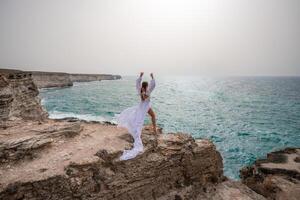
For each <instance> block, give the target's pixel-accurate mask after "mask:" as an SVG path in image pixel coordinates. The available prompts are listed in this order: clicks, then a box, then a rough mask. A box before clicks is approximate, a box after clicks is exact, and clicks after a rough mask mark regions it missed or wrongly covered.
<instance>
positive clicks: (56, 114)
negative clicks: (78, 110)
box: [49, 111, 114, 122]
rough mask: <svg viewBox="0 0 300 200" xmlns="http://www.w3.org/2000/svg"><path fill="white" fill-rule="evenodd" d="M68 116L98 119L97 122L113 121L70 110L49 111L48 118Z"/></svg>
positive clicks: (88, 119) (90, 119)
mask: <svg viewBox="0 0 300 200" xmlns="http://www.w3.org/2000/svg"><path fill="white" fill-rule="evenodd" d="M68 117H74V118H78V119H82V120H86V121H98V122H113V121H114V120H110V119H106V118H105V117H102V116H96V115H91V114H75V113H72V112H60V111H50V112H49V118H50V119H63V118H68Z"/></svg>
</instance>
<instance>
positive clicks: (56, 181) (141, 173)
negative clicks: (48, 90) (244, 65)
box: [0, 120, 264, 200]
mask: <svg viewBox="0 0 300 200" xmlns="http://www.w3.org/2000/svg"><path fill="white" fill-rule="evenodd" d="M12 123H14V124H11V125H9V126H8V128H6V129H5V130H2V131H1V134H0V150H1V152H2V153H1V154H0V199H7V200H15V199H30V200H31V199H32V200H33V199H35V200H36V199H41V200H42V199H57V200H63V199H122V200H126V199H149V200H154V199H160V200H167V199H195V200H200V199H216V200H221V199H224V200H229V199H230V200H232V199H236V200H237V199H249V200H251V199H262V200H263V199H264V198H263V197H262V196H260V195H258V194H256V193H255V192H253V191H252V190H251V189H249V188H248V187H246V186H245V185H242V184H241V183H239V182H234V181H230V180H226V178H225V177H224V176H223V164H222V158H221V156H220V154H219V152H218V151H217V150H216V148H215V146H214V144H213V143H211V142H210V141H208V140H194V139H193V138H192V137H191V136H189V135H187V134H183V133H176V134H174V133H170V134H160V135H154V134H153V133H152V132H151V131H150V129H148V128H147V127H146V128H145V129H144V130H143V134H142V140H143V143H144V145H145V151H144V152H143V153H141V154H140V155H138V156H137V157H136V158H134V159H132V160H127V161H121V160H119V157H120V155H121V153H122V151H123V149H126V148H131V146H132V138H131V137H130V135H129V134H128V133H127V132H126V131H125V130H123V129H118V128H117V127H116V126H112V125H105V124H100V123H94V122H82V121H76V120H71V121H68V120H46V121H45V122H43V123H37V122H34V121H26V122H12ZM20 130H22V131H20Z"/></svg>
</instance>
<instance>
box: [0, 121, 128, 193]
mask: <svg viewBox="0 0 300 200" xmlns="http://www.w3.org/2000/svg"><path fill="white" fill-rule="evenodd" d="M121 135H124V130H121V129H117V128H115V127H113V126H107V125H101V124H98V123H85V125H84V126H82V125H80V123H79V122H64V121H53V120H48V121H47V123H42V124H39V123H38V122H32V121H27V122H21V123H19V124H17V128H16V126H13V127H11V128H7V129H6V130H1V133H0V149H1V151H2V155H1V157H0V158H1V159H2V160H1V165H0V188H1V189H3V188H4V187H6V186H7V185H8V184H10V183H14V182H27V181H32V180H40V179H45V178H47V177H50V176H53V175H57V174H63V173H64V168H65V167H66V166H68V165H69V164H70V163H71V162H74V163H82V162H90V161H91V160H93V159H95V158H97V157H96V156H95V154H96V153H97V151H98V150H99V149H101V148H103V149H107V150H108V151H121V150H122V149H124V148H125V147H126V146H128V145H129V144H128V142H126V141H125V140H124V139H121V138H119V136H121Z"/></svg>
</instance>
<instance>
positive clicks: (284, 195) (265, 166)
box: [241, 148, 300, 200]
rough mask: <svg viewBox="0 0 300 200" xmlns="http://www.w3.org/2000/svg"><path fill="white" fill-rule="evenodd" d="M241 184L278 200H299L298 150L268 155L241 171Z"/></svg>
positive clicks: (299, 172) (299, 157) (299, 166)
mask: <svg viewBox="0 0 300 200" xmlns="http://www.w3.org/2000/svg"><path fill="white" fill-rule="evenodd" d="M241 178H242V182H243V183H244V184H246V185H247V186H249V187H250V188H252V189H253V190H254V191H256V192H257V193H259V194H262V195H263V196H265V197H267V198H269V199H278V200H287V199H288V200H297V199H300V149H299V148H287V149H284V150H281V151H276V152H272V153H269V154H268V155H267V158H266V159H260V160H257V161H256V162H255V163H254V164H253V165H252V166H249V167H245V168H243V169H242V170H241Z"/></svg>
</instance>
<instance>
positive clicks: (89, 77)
mask: <svg viewBox="0 0 300 200" xmlns="http://www.w3.org/2000/svg"><path fill="white" fill-rule="evenodd" d="M29 73H31V74H32V77H33V80H34V82H35V83H36V85H37V87H38V88H51V87H69V86H72V85H73V83H74V82H90V81H102V80H116V79H121V76H120V75H111V74H68V73H61V72H39V71H31V72H29Z"/></svg>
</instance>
